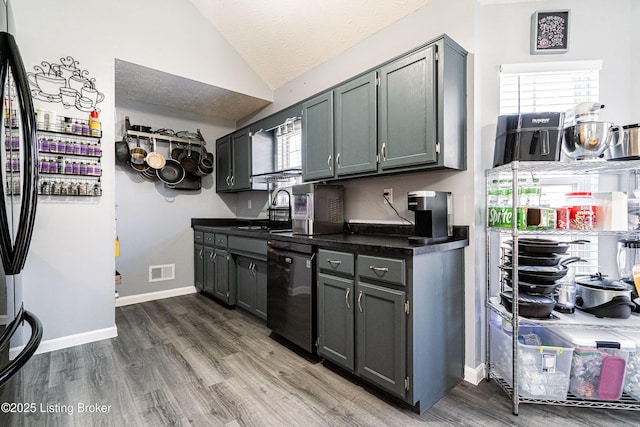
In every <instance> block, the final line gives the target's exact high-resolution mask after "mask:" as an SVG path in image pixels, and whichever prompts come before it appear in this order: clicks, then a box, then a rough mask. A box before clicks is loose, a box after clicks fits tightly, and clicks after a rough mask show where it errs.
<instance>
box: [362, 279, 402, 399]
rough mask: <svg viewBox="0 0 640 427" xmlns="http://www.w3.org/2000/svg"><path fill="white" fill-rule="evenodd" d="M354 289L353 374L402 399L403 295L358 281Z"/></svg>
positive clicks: (393, 290) (399, 292)
mask: <svg viewBox="0 0 640 427" xmlns="http://www.w3.org/2000/svg"><path fill="white" fill-rule="evenodd" d="M356 290H357V294H358V296H357V307H358V308H357V311H356V327H357V333H356V336H357V349H356V353H357V354H358V363H357V374H358V376H360V377H362V378H366V379H367V380H369V381H371V382H372V383H374V384H375V385H377V386H378V387H380V388H383V389H385V390H387V391H389V392H391V393H393V394H395V395H396V396H399V397H402V398H404V397H405V395H406V392H407V389H406V388H405V378H406V376H407V370H406V357H407V342H406V324H407V315H406V313H405V311H404V307H405V302H406V301H407V295H406V293H405V292H403V291H398V290H395V289H390V288H384V287H381V286H376V285H371V284H368V283H363V282H358V285H357V288H356Z"/></svg>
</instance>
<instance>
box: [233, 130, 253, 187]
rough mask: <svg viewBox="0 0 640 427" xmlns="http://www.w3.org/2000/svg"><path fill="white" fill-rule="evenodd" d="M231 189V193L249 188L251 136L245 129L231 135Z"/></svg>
mask: <svg viewBox="0 0 640 427" xmlns="http://www.w3.org/2000/svg"><path fill="white" fill-rule="evenodd" d="M231 152H232V155H231V159H232V162H231V164H232V170H233V173H232V174H231V189H232V190H233V191H240V190H248V189H250V188H251V134H250V133H249V128H245V129H242V130H239V131H238V132H235V133H233V134H232V135H231Z"/></svg>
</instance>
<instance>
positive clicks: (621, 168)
mask: <svg viewBox="0 0 640 427" xmlns="http://www.w3.org/2000/svg"><path fill="white" fill-rule="evenodd" d="M513 163H517V164H516V165H514V164H513ZM514 167H515V168H517V170H518V172H519V173H522V172H526V173H536V174H538V175H553V176H563V175H576V174H580V175H586V174H603V173H616V174H618V173H629V172H630V171H634V170H638V169H640V159H633V160H612V161H608V160H602V159H597V160H580V161H575V162H521V161H517V162H511V163H508V164H506V165H501V166H498V167H495V168H492V169H487V170H485V175H486V176H487V177H489V176H494V175H498V174H504V175H511V173H512V172H513V169H514Z"/></svg>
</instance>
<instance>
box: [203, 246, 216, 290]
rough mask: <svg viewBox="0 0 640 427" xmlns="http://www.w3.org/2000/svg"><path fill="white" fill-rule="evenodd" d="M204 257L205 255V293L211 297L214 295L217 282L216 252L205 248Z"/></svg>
mask: <svg viewBox="0 0 640 427" xmlns="http://www.w3.org/2000/svg"><path fill="white" fill-rule="evenodd" d="M203 255H204V281H203V290H204V291H205V292H208V293H210V294H211V295H214V293H215V281H216V265H215V250H214V249H213V248H210V247H208V246H204V247H203Z"/></svg>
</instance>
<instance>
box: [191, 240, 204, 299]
mask: <svg viewBox="0 0 640 427" xmlns="http://www.w3.org/2000/svg"><path fill="white" fill-rule="evenodd" d="M193 285H194V286H195V287H196V289H197V290H198V292H200V291H202V289H203V287H204V233H203V232H202V231H194V232H193Z"/></svg>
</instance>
